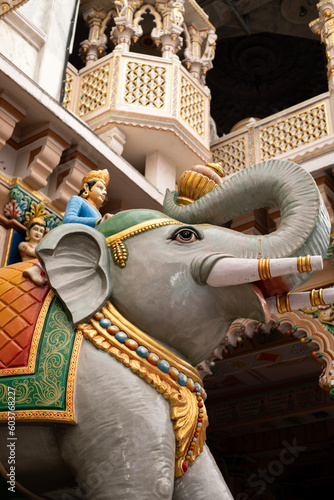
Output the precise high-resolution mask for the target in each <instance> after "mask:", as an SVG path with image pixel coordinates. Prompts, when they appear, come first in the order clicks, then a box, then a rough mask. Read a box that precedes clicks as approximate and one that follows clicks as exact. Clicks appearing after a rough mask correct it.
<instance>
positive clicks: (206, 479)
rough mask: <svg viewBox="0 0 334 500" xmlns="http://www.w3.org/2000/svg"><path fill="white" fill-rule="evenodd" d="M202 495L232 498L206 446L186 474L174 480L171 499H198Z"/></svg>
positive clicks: (231, 499)
mask: <svg viewBox="0 0 334 500" xmlns="http://www.w3.org/2000/svg"><path fill="white" fill-rule="evenodd" d="M203 497H205V498H214V499H215V500H233V497H232V495H231V492H230V490H229V488H228V487H227V485H226V483H225V481H224V478H223V476H222V475H221V472H220V470H219V469H218V467H217V464H216V462H215V460H214V459H213V457H212V455H211V453H210V450H209V448H208V447H207V446H204V449H203V452H202V453H201V455H200V456H199V457H197V458H196V460H195V462H194V463H193V465H192V466H191V467H189V469H188V471H187V472H186V474H185V475H184V476H182V477H180V478H179V479H177V480H176V481H175V487H174V495H173V500H200V499H202V498H203Z"/></svg>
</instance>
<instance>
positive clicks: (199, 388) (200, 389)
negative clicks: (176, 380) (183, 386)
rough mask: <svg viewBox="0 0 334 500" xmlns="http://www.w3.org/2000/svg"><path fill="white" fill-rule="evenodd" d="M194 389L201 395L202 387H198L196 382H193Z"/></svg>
mask: <svg viewBox="0 0 334 500" xmlns="http://www.w3.org/2000/svg"><path fill="white" fill-rule="evenodd" d="M195 389H198V392H199V393H200V394H201V392H202V387H201V386H200V385H199V383H198V382H195Z"/></svg>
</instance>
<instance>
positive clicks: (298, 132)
mask: <svg viewBox="0 0 334 500" xmlns="http://www.w3.org/2000/svg"><path fill="white" fill-rule="evenodd" d="M332 135H333V120H332V117H331V106H330V96H329V93H325V94H322V95H320V96H317V97H315V98H312V99H310V100H308V101H305V102H302V103H300V104H298V105H296V106H293V107H291V108H288V109H286V110H284V111H281V112H280V113H276V114H275V115H271V116H269V117H267V118H264V119H263V120H255V119H249V120H248V123H247V124H246V125H245V126H243V127H242V128H240V129H237V130H235V131H234V132H232V133H230V134H227V135H225V136H223V137H221V138H219V139H217V140H216V141H214V142H213V143H212V144H211V151H212V155H213V161H215V162H218V161H220V162H222V164H223V166H224V169H225V174H226V175H228V174H232V173H235V172H237V171H239V170H242V169H243V168H246V167H248V166H250V165H252V164H254V163H258V162H260V161H263V160H268V159H270V158H282V159H283V158H284V159H291V160H293V161H302V160H304V159H308V158H311V157H312V156H314V151H315V150H317V154H319V152H321V151H328V149H329V148H331V149H332V148H333V145H332V142H333V141H332V140H331V139H332V138H331V136H332ZM333 139H334V138H333Z"/></svg>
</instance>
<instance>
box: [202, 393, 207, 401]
mask: <svg viewBox="0 0 334 500" xmlns="http://www.w3.org/2000/svg"><path fill="white" fill-rule="evenodd" d="M207 398H208V395H207V393H205V395H204V398H203V401H206V400H207Z"/></svg>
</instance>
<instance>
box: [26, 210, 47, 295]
mask: <svg viewBox="0 0 334 500" xmlns="http://www.w3.org/2000/svg"><path fill="white" fill-rule="evenodd" d="M45 232H46V222H45V220H44V219H43V218H42V217H34V218H33V219H31V221H30V222H29V224H28V227H27V231H26V241H22V242H21V243H20V244H19V251H20V255H21V259H22V261H23V262H25V261H27V260H32V259H36V252H35V248H36V246H37V245H38V243H39V242H40V241H41V239H42V238H43V236H44V235H45ZM23 276H27V277H28V278H30V279H31V280H32V281H33V282H34V283H35V284H36V285H45V283H46V278H45V274H44V271H43V269H42V268H41V266H40V264H39V263H38V262H36V263H34V264H33V265H32V266H31V267H29V268H27V269H25V270H24V271H23Z"/></svg>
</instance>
